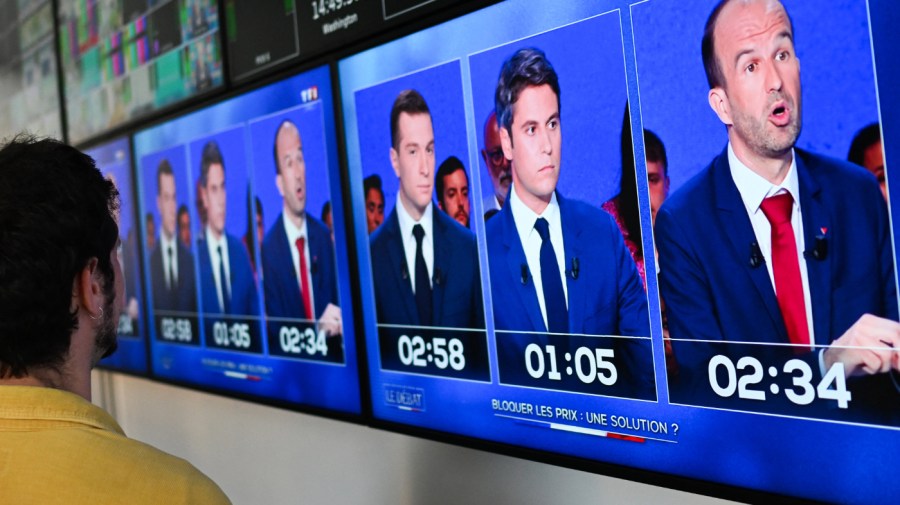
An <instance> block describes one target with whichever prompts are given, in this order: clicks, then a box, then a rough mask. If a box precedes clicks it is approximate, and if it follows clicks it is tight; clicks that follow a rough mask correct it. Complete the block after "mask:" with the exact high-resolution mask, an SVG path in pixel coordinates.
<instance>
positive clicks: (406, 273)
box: [400, 259, 409, 281]
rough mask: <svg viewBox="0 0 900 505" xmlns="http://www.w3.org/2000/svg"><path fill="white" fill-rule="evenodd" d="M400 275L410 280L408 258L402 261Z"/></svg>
mask: <svg viewBox="0 0 900 505" xmlns="http://www.w3.org/2000/svg"><path fill="white" fill-rule="evenodd" d="M400 276H401V277H403V280H405V281H406V280H409V271H408V270H407V268H406V260H405V259H404V260H403V261H402V262H401V263H400Z"/></svg>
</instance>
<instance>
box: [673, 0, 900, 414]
mask: <svg viewBox="0 0 900 505" xmlns="http://www.w3.org/2000/svg"><path fill="white" fill-rule="evenodd" d="M702 59H703V65H704V67H705V68H706V73H707V79H708V80H709V85H710V89H709V91H708V93H707V100H708V103H709V106H710V108H711V109H712V110H713V112H714V113H715V114H716V115H717V116H718V118H719V120H720V121H721V122H722V124H723V125H724V126H725V128H726V132H727V137H728V142H727V145H726V146H725V148H724V149H723V151H722V153H721V154H719V155H718V156H717V157H716V158H715V159H713V161H712V162H711V163H710V164H709V165H708V166H707V167H706V168H704V169H703V170H702V171H701V172H700V173H699V174H697V176H696V177H694V178H693V179H692V180H691V181H689V182H688V183H686V184H685V185H684V186H682V188H681V189H680V190H679V191H677V192H676V193H675V194H674V195H672V196H671V197H669V198H668V199H667V200H666V203H665V204H663V206H662V208H661V209H660V211H659V212H658V214H657V219H656V227H655V232H656V245H657V248H658V250H659V266H660V291H661V294H662V296H663V298H664V299H665V302H666V311H667V318H668V324H669V331H670V334H671V337H672V342H673V348H674V351H675V356H677V358H678V370H679V375H680V377H681V380H680V384H679V386H678V387H675V388H672V390H670V398H672V399H673V400H674V401H675V402H676V403H691V404H699V405H707V406H723V407H725V408H738V409H748V410H759V409H760V408H764V409H766V410H767V411H769V412H773V411H774V412H779V413H784V414H789V415H791V414H802V415H807V416H810V415H811V416H817V417H826V418H838V419H845V420H853V421H863V422H877V423H887V424H894V425H897V424H900V373H898V372H900V353H898V352H897V349H898V348H900V323H898V322H897V317H898V313H897V294H896V289H895V282H894V258H893V254H892V248H891V237H890V231H889V222H888V213H887V206H886V205H885V203H884V199H883V198H882V197H881V196H880V193H879V189H878V185H877V184H876V181H875V179H874V178H873V177H872V175H871V174H869V173H867V172H866V171H864V170H862V169H861V168H859V167H856V166H853V165H851V164H849V163H846V162H844V161H840V160H836V159H831V158H826V157H824V156H821V155H819V154H816V153H812V152H807V151H805V150H802V149H798V148H796V147H795V144H796V142H797V138H798V137H799V135H800V131H801V126H802V93H801V90H802V88H801V79H800V60H799V58H798V57H797V52H796V49H795V45H794V28H793V23H792V21H791V18H790V16H789V15H788V13H787V10H786V9H785V7H784V6H783V5H782V4H781V2H779V1H778V0H730V1H722V2H719V3H718V4H717V5H716V7H715V8H714V9H713V11H712V13H711V14H710V16H709V19H708V21H707V23H706V28H705V32H704V36H703V43H702ZM760 344H766V345H760ZM744 358H747V359H755V360H756V362H757V363H758V364H761V365H762V367H763V368H762V369H765V370H784V371H785V372H787V371H788V368H789V367H794V368H793V369H794V370H796V371H797V372H799V373H800V374H802V375H803V378H802V379H798V378H797V375H793V376H791V374H788V373H785V374H782V375H780V376H779V378H778V379H776V382H777V383H776V384H774V385H773V388H776V387H777V388H781V389H780V390H781V391H785V390H787V389H788V388H793V387H795V385H796V384H798V383H800V384H805V385H808V386H809V387H810V390H812V387H813V386H815V385H820V384H824V387H828V384H829V383H830V382H829V381H831V382H834V383H835V384H839V385H840V386H839V387H838V386H836V387H837V389H840V390H841V391H840V392H841V393H847V395H846V397H843V398H846V399H847V400H846V401H845V402H842V401H841V400H837V402H835V400H836V399H831V398H828V397H827V395H812V396H810V397H809V398H808V401H807V400H804V402H805V403H803V407H802V408H798V406H797V404H796V403H795V402H793V401H792V400H790V396H788V395H778V396H775V395H771V396H769V397H767V398H766V401H765V402H759V401H758V400H755V399H754V400H744V399H743V397H740V398H726V397H724V396H723V395H722V394H721V393H720V391H719V390H717V389H716V388H715V384H714V382H715V380H714V379H715V376H714V372H715V370H716V367H717V363H721V362H722V361H720V360H722V359H726V360H728V361H730V362H733V363H737V362H739V361H743V360H744ZM713 360H716V361H713ZM710 370H712V372H711V371H710ZM711 374H713V375H712V376H711ZM772 376H773V377H774V376H775V374H774V373H773V374H772ZM844 385H846V387H844Z"/></svg>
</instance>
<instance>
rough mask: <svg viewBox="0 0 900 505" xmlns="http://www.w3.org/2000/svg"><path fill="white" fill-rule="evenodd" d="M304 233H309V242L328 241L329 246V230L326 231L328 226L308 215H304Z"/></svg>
mask: <svg viewBox="0 0 900 505" xmlns="http://www.w3.org/2000/svg"><path fill="white" fill-rule="evenodd" d="M306 231H307V233H309V240H310V242H315V241H317V240H323V239H328V245H331V230H330V229H328V225H326V224H325V223H323V222H322V221H321V220H320V219H319V218H317V217H315V216H312V215H310V214H309V213H307V214H306Z"/></svg>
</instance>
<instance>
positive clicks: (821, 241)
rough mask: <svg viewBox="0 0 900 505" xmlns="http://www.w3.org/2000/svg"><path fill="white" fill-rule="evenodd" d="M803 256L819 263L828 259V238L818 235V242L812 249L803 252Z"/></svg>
mask: <svg viewBox="0 0 900 505" xmlns="http://www.w3.org/2000/svg"><path fill="white" fill-rule="evenodd" d="M803 256H805V257H807V258H813V259H816V260H819V261H822V260H824V259H825V258H827V257H828V238H826V237H825V235H816V242H815V244H814V245H813V248H812V249H808V250H806V251H803Z"/></svg>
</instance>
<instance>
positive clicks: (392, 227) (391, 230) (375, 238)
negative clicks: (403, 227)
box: [369, 208, 400, 249]
mask: <svg viewBox="0 0 900 505" xmlns="http://www.w3.org/2000/svg"><path fill="white" fill-rule="evenodd" d="M399 229H400V222H399V221H398V218H397V209H396V208H395V209H392V210H391V213H390V214H388V216H387V217H386V218H385V220H384V221H383V222H382V223H381V226H379V227H378V228H376V229H375V231H373V232H372V234H371V235H369V245H370V246H371V247H372V249H379V248H383V247H389V246H390V244H391V243H392V241H393V240H394V239H395V237H396V239H397V240H399V238H400V235H399Z"/></svg>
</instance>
